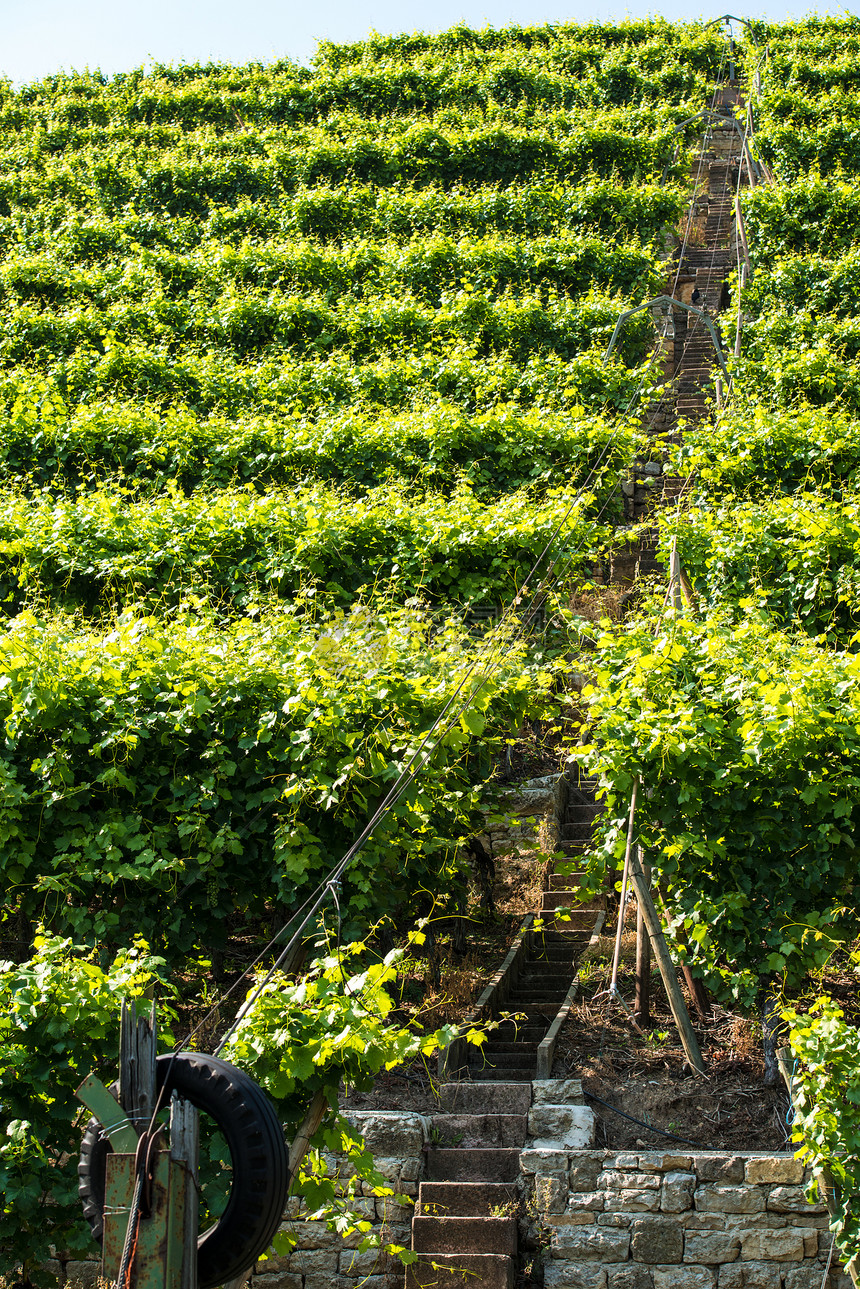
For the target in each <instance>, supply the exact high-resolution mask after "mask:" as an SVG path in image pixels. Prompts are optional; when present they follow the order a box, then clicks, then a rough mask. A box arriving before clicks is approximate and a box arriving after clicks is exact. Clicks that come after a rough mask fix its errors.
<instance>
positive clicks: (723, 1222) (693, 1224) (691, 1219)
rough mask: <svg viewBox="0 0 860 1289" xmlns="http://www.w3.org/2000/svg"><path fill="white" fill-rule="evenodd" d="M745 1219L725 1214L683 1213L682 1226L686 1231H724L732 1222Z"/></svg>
mask: <svg viewBox="0 0 860 1289" xmlns="http://www.w3.org/2000/svg"><path fill="white" fill-rule="evenodd" d="M746 1220H747V1219H746V1218H740V1217H731V1216H729V1215H728V1214H726V1213H693V1212H689V1213H685V1214H684V1226H685V1227H686V1228H687V1230H688V1231H724V1230H725V1229H726V1227H727V1226H731V1224H732V1222H745V1221H746Z"/></svg>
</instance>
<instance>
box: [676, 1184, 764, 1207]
mask: <svg viewBox="0 0 860 1289" xmlns="http://www.w3.org/2000/svg"><path fill="white" fill-rule="evenodd" d="M694 1199H695V1202H696V1208H697V1209H699V1210H700V1212H702V1213H762V1212H763V1211H764V1203H765V1197H764V1195H763V1193H762V1192H761V1191H760V1190H758V1189H755V1188H753V1187H751V1186H700V1187H699V1189H698V1190H697V1191H696V1194H695V1196H694Z"/></svg>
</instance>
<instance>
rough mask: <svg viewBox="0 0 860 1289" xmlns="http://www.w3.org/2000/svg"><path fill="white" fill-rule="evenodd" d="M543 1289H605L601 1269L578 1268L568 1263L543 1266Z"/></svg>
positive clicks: (603, 1272)
mask: <svg viewBox="0 0 860 1289" xmlns="http://www.w3.org/2000/svg"><path fill="white" fill-rule="evenodd" d="M543 1283H544V1289H606V1272H605V1271H604V1269H603V1267H588V1266H586V1267H579V1266H576V1265H574V1264H573V1263H570V1262H556V1261H554V1260H553V1261H552V1262H550V1263H547V1264H545V1265H544V1270H543Z"/></svg>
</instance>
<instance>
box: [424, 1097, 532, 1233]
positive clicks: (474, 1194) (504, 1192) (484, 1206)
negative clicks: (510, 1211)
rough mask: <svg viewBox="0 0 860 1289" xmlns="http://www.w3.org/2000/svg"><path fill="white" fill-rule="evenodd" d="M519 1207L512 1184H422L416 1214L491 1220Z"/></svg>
mask: <svg viewBox="0 0 860 1289" xmlns="http://www.w3.org/2000/svg"><path fill="white" fill-rule="evenodd" d="M464 1086H466V1087H468V1084H465V1085H464ZM511 1086H512V1087H516V1090H517V1091H518V1092H525V1091H527V1090H528V1091H529V1092H530V1091H531V1090H530V1089H528V1088H527V1085H525V1084H521V1083H520V1084H512V1085H511ZM516 1203H517V1188H516V1186H515V1185H514V1184H513V1183H512V1182H421V1184H420V1185H419V1187H418V1206H417V1209H416V1212H418V1213H420V1214H422V1215H427V1216H428V1217H438V1216H446V1215H447V1216H451V1217H489V1216H490V1214H491V1213H493V1212H494V1211H496V1212H498V1210H499V1209H501V1208H509V1207H511V1206H512V1205H516Z"/></svg>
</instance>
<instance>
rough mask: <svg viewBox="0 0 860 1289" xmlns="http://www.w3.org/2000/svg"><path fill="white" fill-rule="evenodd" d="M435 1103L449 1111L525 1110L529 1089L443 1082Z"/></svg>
mask: <svg viewBox="0 0 860 1289" xmlns="http://www.w3.org/2000/svg"><path fill="white" fill-rule="evenodd" d="M495 1032H496V1033H499V1032H500V1031H499V1030H496V1031H495ZM538 1041H539V1040H538ZM439 1104H440V1105H441V1106H442V1109H443V1110H447V1111H448V1112H449V1113H451V1114H491V1113H495V1114H518V1115H520V1114H528V1112H529V1109H530V1107H531V1089H530V1088H524V1087H523V1086H522V1084H521V1083H509V1084H506V1083H488V1084H486V1085H482V1084H480V1083H474V1082H468V1083H443V1084H442V1085H441V1087H440V1088H439Z"/></svg>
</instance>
